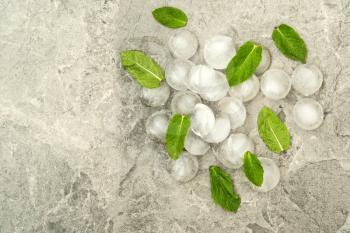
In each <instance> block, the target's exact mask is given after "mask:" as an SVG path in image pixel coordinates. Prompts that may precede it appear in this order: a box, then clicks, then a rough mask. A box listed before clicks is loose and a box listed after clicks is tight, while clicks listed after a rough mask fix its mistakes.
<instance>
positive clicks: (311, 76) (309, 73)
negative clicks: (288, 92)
mask: <svg viewBox="0 0 350 233" xmlns="http://www.w3.org/2000/svg"><path fill="white" fill-rule="evenodd" d="M322 82H323V75H322V72H321V71H320V69H319V68H317V67H316V66H314V65H305V64H302V65H299V66H297V68H295V70H294V72H293V76H292V85H293V88H294V89H295V90H296V91H297V92H299V93H300V94H302V95H304V96H309V95H312V94H314V93H315V92H316V91H318V89H320V87H321V85H322Z"/></svg>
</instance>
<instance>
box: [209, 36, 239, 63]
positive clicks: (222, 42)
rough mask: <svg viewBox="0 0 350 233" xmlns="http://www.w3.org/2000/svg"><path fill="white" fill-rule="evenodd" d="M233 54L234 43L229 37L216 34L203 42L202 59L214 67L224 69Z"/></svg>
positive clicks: (234, 52)
mask: <svg viewBox="0 0 350 233" xmlns="http://www.w3.org/2000/svg"><path fill="white" fill-rule="evenodd" d="M235 54H236V50H235V45H234V41H233V39H232V38H231V37H228V36H223V35H217V36H213V37H212V38H211V39H209V40H207V41H206V42H205V45H204V51H203V56H204V60H205V62H206V63H207V64H208V65H209V66H211V67H213V68H214V69H225V68H226V66H227V64H228V63H229V62H230V60H231V59H232V57H233V56H234V55H235Z"/></svg>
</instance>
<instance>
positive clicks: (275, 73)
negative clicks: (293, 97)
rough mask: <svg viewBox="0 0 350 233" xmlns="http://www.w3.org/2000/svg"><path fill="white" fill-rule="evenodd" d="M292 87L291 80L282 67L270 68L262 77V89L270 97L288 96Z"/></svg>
mask: <svg viewBox="0 0 350 233" xmlns="http://www.w3.org/2000/svg"><path fill="white" fill-rule="evenodd" d="M290 87H291V80H290V79H289V76H288V74H287V73H286V72H284V71H283V70H281V69H269V70H268V71H266V72H265V73H264V75H263V76H262V79H261V91H262V93H263V94H264V95H265V96H266V97H267V98H269V99H272V100H280V99H283V98H284V97H286V96H287V95H288V93H289V90H290Z"/></svg>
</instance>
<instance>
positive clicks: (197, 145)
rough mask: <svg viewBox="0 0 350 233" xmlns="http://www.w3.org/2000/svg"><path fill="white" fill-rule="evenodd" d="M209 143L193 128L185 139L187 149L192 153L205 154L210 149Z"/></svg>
mask: <svg viewBox="0 0 350 233" xmlns="http://www.w3.org/2000/svg"><path fill="white" fill-rule="evenodd" d="M209 148H210V146H209V144H208V143H206V142H205V141H203V139H201V138H200V137H198V136H197V135H195V134H194V133H193V132H192V131H191V130H189V131H188V133H187V136H186V139H185V149H186V150H187V151H188V152H189V153H190V154H192V155H204V154H205V153H207V151H208V150H209Z"/></svg>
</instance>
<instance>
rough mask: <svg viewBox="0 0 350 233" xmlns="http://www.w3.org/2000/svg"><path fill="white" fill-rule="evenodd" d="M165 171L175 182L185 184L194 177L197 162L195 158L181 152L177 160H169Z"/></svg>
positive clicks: (196, 170)
mask: <svg viewBox="0 0 350 233" xmlns="http://www.w3.org/2000/svg"><path fill="white" fill-rule="evenodd" d="M167 170H168V172H169V174H170V175H171V176H172V177H173V178H174V179H175V180H177V181H178V182H181V183H185V182H188V181H190V180H191V179H193V178H194V177H195V176H196V174H197V172H198V160H197V158H196V157H195V156H192V155H190V154H189V153H187V152H183V153H182V154H181V155H180V158H178V159H177V160H172V159H171V160H169V162H168V164H167Z"/></svg>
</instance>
